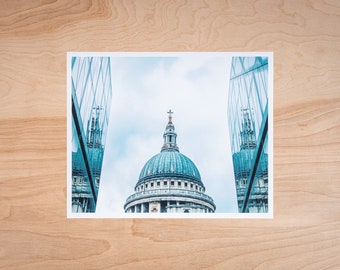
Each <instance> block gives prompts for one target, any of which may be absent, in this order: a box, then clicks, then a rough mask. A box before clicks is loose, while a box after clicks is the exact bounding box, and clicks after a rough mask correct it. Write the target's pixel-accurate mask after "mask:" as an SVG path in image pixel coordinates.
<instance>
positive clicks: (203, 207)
mask: <svg viewBox="0 0 340 270" xmlns="http://www.w3.org/2000/svg"><path fill="white" fill-rule="evenodd" d="M172 113H173V112H172V111H171V110H170V111H169V112H168V114H169V121H168V124H167V125H166V128H165V132H164V134H163V139H164V143H163V146H162V148H161V151H160V153H158V154H157V155H154V156H153V157H151V158H150V159H149V160H148V161H147V162H146V163H145V165H144V166H143V168H142V170H141V172H140V175H139V178H138V181H137V184H136V186H135V193H134V194H132V195H130V196H129V197H128V198H127V199H126V202H125V204H124V211H125V212H126V213H213V212H214V211H215V209H216V206H215V204H214V200H213V199H212V198H211V197H210V196H208V195H206V194H205V187H204V185H203V183H202V181H201V176H200V173H199V171H198V169H197V167H196V165H195V164H194V162H192V161H191V159H189V158H188V157H187V156H185V155H183V154H181V153H180V152H179V149H178V146H177V143H176V139H177V133H176V132H175V126H174V124H173V123H172V117H171V114H172Z"/></svg>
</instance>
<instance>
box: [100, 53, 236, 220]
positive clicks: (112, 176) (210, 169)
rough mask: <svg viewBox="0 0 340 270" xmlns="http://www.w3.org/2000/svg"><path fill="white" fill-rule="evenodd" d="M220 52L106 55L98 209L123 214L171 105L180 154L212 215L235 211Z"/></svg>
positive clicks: (226, 59)
mask: <svg viewBox="0 0 340 270" xmlns="http://www.w3.org/2000/svg"><path fill="white" fill-rule="evenodd" d="M230 61H231V57H230V56H228V55H226V54H221V55H220V54H179V55H164V56H161V55H157V56H112V57H111V72H112V105H111V112H110V119H109V127H108V132H107V137H106V143H105V152H104V160H103V167H102V176H101V182H100V188H99V195H98V202H97V210H96V214H98V215H100V216H107V217H121V215H122V214H124V208H123V207H124V203H125V200H126V199H127V197H128V196H130V195H132V194H133V193H134V187H135V185H136V183H137V181H138V177H139V173H140V171H141V170H142V168H143V166H144V164H145V163H146V162H147V161H148V160H149V159H150V158H151V157H152V156H154V155H156V154H158V153H159V152H160V150H161V147H162V145H163V133H164V130H165V127H166V124H167V122H168V114H167V111H169V109H171V110H172V111H173V112H174V113H173V115H172V122H173V124H174V126H175V130H176V132H177V145H178V147H179V151H180V152H181V153H182V154H184V155H186V156H187V157H189V158H190V159H191V160H192V161H193V162H194V163H195V164H196V166H197V168H198V170H199V172H200V174H201V179H202V182H203V184H204V185H205V187H206V192H205V193H206V194H207V195H209V196H211V197H212V198H213V200H214V202H215V204H216V212H217V213H234V212H237V202H236V194H235V193H236V190H235V183H234V173H233V166H232V160H231V150H230V141H229V133H228V122H227V103H228V83H229V73H230V72H229V67H230Z"/></svg>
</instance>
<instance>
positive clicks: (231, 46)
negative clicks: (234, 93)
mask: <svg viewBox="0 0 340 270" xmlns="http://www.w3.org/2000/svg"><path fill="white" fill-rule="evenodd" d="M339 23H340V3H339V1H337V0H324V1H322V0H309V1H307V0H305V1H303V0H301V1H296V0H290V1H270V0H268V1H265V0H264V1H239V0H233V1H222V0H221V1H218V0H214V1H201V0H192V1H189V0H188V1H160V0H155V1H149V0H139V1H137V0H136V1H118V0H117V1H95V0H93V1H85V0H84V1H69V0H60V1H54V0H46V1H44V0H39V1H25V0H20V1H19V0H16V1H13V0H3V1H1V2H0V52H1V60H0V70H1V72H0V102H1V103H0V105H1V106H0V268H1V269H339V268H340V256H339V253H340V241H339V237H340V181H339V180H340V179H339V174H340V154H339V150H340V148H339V146H340V135H339V134H340V89H339V85H340V65H339V59H340V57H339V56H340V27H339ZM67 51H273V52H274V77H275V78H274V177H275V180H274V181H275V183H274V208H275V209H274V219H273V220H238V219H228V220H140V219H136V220H133V219H127V220H112V219H92V220H91V219H66V52H67Z"/></svg>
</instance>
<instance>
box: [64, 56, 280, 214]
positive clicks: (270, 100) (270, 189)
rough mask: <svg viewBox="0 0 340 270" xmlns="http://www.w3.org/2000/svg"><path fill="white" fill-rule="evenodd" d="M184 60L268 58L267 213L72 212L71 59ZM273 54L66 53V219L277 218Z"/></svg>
mask: <svg viewBox="0 0 340 270" xmlns="http://www.w3.org/2000/svg"><path fill="white" fill-rule="evenodd" d="M87 56H88V57H89V56H98V57H100V56H102V57H183V56H191V57H193V56H220V57H232V56H263V57H268V103H269V107H268V109H269V111H268V174H269V175H268V177H269V180H268V213H191V214H187V213H185V214H184V213H176V214H175V213H166V214H164V213H152V214H150V213H124V214H119V215H117V214H97V213H72V177H71V175H72V156H71V150H72V121H71V120H72V118H71V116H72V111H71V110H72V107H71V91H72V89H71V58H72V57H87ZM273 68H274V63H273V52H68V53H67V204H66V207H67V209H66V210H67V218H157V219H159V218H161V219H163V218H166V219H167V218H185V219H192V218H203V219H207V218H208V219H211V218H217V219H226V218H230V219H249V218H257V219H272V218H273V217H274V209H273V206H274V190H273V188H274V184H273V180H274V178H273V176H274V172H273V106H274V104H273V80H274V77H273Z"/></svg>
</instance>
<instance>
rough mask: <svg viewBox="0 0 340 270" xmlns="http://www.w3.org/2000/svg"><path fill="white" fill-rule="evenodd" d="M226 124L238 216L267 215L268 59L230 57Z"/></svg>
mask: <svg viewBox="0 0 340 270" xmlns="http://www.w3.org/2000/svg"><path fill="white" fill-rule="evenodd" d="M228 121H229V133H230V143H231V151H232V160H233V166H234V176H235V186H236V194H237V202H238V210H239V212H247V213H254V212H255V213H267V212H268V134H267V131H268V58H267V57H233V58H232V63H231V71H230V85H229V97H228Z"/></svg>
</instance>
